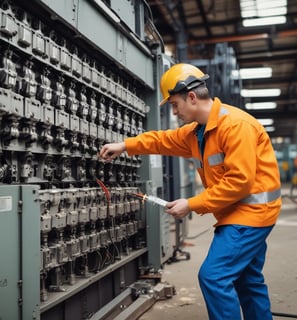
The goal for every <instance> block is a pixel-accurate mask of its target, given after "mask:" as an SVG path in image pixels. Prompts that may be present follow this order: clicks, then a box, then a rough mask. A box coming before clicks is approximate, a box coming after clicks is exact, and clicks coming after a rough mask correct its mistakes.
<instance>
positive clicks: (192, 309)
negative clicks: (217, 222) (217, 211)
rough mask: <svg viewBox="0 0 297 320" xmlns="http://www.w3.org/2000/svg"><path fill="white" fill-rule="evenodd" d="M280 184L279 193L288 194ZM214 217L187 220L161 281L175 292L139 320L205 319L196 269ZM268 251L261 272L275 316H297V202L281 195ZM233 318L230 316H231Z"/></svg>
mask: <svg viewBox="0 0 297 320" xmlns="http://www.w3.org/2000/svg"><path fill="white" fill-rule="evenodd" d="M288 191H289V189H288V186H283V188H282V194H283V195H286V194H288ZM213 223H214V219H213V217H212V216H211V215H206V216H198V215H193V218H192V220H190V221H189V234H188V237H187V239H186V240H185V243H184V246H183V248H182V250H183V251H186V252H188V253H190V256H191V258H190V259H189V260H185V259H184V258H183V256H181V257H180V260H179V261H178V262H174V263H172V264H166V265H165V268H164V271H163V276H162V281H165V282H168V283H170V284H172V285H174V286H175V289H176V295H174V296H173V298H171V299H167V300H162V301H157V302H156V303H155V304H154V305H153V307H152V308H151V309H149V310H148V311H147V312H146V313H144V314H143V315H142V316H140V317H139V318H138V320H167V319H170V320H173V319H179V320H180V319H182V320H194V319H195V320H207V319H208V316H207V311H206V307H205V304H204V301H203V298H202V294H201V291H200V288H199V286H198V282H197V272H198V269H199V267H200V265H201V263H202V261H203V260H204V257H205V255H206V253H207V250H208V247H209V245H210V242H211V239H212V234H213V227H212V225H213ZM267 242H268V251H267V259H266V265H265V268H264V275H265V278H266V283H267V285H268V288H269V293H270V300H271V306H272V308H271V309H272V312H273V313H275V314H277V315H274V319H275V320H277V319H284V318H287V319H288V317H280V316H279V315H280V314H281V313H286V314H292V315H296V316H295V317H294V318H297V248H296V246H297V204H296V203H294V202H293V201H291V200H290V199H288V198H287V197H284V198H283V206H282V211H281V214H280V217H279V220H278V222H277V225H276V226H275V228H274V230H273V231H272V233H271V234H270V236H269V238H268V241H267ZM228 320H229V319H228ZM230 320H232V319H230Z"/></svg>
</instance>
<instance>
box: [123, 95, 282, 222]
mask: <svg viewBox="0 0 297 320" xmlns="http://www.w3.org/2000/svg"><path fill="white" fill-rule="evenodd" d="M197 125H198V124H197V123H196V122H194V123H191V124H186V125H184V126H182V127H180V128H177V129H174V130H164V131H149V132H145V133H143V134H140V135H139V136H137V137H133V138H127V139H126V140H125V144H126V149H127V152H128V154H129V155H135V154H161V155H171V156H182V157H186V158H195V159H196V160H197V161H196V163H197V170H198V172H199V174H200V177H201V180H202V182H203V185H204V187H205V190H204V191H203V192H201V193H200V194H198V195H195V196H193V197H191V198H189V199H188V204H189V208H190V210H192V211H195V212H197V213H199V214H204V213H213V214H214V216H215V217H216V219H217V223H216V225H217V226H218V225H226V224H240V225H247V226H255V227H261V226H271V225H273V224H275V222H276V219H277V217H278V215H279V212H280V207H281V192H280V176H279V169H278V163H277V160H276V157H275V153H274V150H273V147H272V145H271V142H270V139H269V136H268V134H267V133H266V131H265V129H264V128H263V126H262V125H261V124H260V123H259V122H258V121H257V120H256V119H255V118H253V117H252V116H250V115H249V114H248V113H246V112H244V111H242V110H240V109H239V108H236V107H233V106H230V105H227V104H222V103H221V101H220V100H219V99H218V98H215V99H214V102H213V105H212V109H211V112H210V115H209V118H208V121H207V124H206V128H205V132H204V139H205V149H204V154H203V157H202V155H201V153H200V150H199V148H198V139H197V135H196V128H197Z"/></svg>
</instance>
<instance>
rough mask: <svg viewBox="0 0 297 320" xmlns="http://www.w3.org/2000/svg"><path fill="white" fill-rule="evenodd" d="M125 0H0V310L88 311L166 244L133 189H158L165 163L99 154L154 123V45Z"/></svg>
mask: <svg viewBox="0 0 297 320" xmlns="http://www.w3.org/2000/svg"><path fill="white" fill-rule="evenodd" d="M127 3H129V7H128V8H126V7H125V6H124V7H119V6H118V10H113V9H114V8H113V7H114V6H115V4H114V3H113V7H110V6H109V5H108V3H107V2H106V1H99V0H97V1H96V0H94V1H91V0H76V1H68V0H62V1H51V0H34V1H29V2H26V1H25V2H24V1H6V0H4V1H0V24H1V28H0V47H1V54H0V121H1V131H0V140H1V144H0V183H1V186H0V187H1V188H0V225H1V230H2V234H5V239H6V240H7V241H2V244H1V247H0V248H1V257H2V258H1V268H0V306H1V307H0V318H1V319H2V320H6V319H7V320H11V319H23V320H28V319H39V318H40V319H43V320H45V319H55V320H57V319H65V320H66V319H71V320H75V319H89V318H90V317H91V315H92V314H94V313H95V312H96V311H98V310H100V308H102V307H103V306H104V305H105V304H107V303H109V302H110V301H112V300H113V299H114V298H115V297H116V296H117V295H118V294H120V293H121V292H122V291H123V290H124V289H126V288H127V287H128V286H129V285H131V284H132V283H133V282H135V281H136V280H137V279H139V277H140V276H141V275H142V274H144V273H146V272H148V271H150V270H157V269H158V268H159V267H160V266H161V265H162V264H163V263H164V261H166V259H168V257H169V256H170V255H171V248H170V245H169V233H168V230H169V228H168V223H169V222H168V221H167V220H166V218H164V216H163V215H162V210H161V209H160V208H159V207H154V208H150V207H147V206H144V204H143V203H142V202H141V200H139V199H138V198H136V197H135V196H133V195H134V194H136V193H139V192H147V191H149V192H151V193H152V194H155V195H158V196H160V192H161V193H162V188H163V181H162V179H160V177H162V166H161V165H160V166H155V167H154V169H153V170H152V171H150V173H149V174H147V171H146V169H145V168H144V166H146V168H147V170H150V168H149V167H150V162H147V160H143V158H142V157H140V156H133V157H131V156H128V154H127V153H124V154H122V155H121V156H120V157H118V158H117V159H116V160H115V161H114V162H112V163H109V164H107V163H104V162H102V161H101V160H100V159H98V158H97V153H98V150H99V149H100V148H101V146H102V145H103V144H106V143H110V142H119V141H123V140H124V139H125V138H126V137H132V136H135V135H137V134H139V133H141V132H144V131H145V130H147V129H149V128H150V127H153V128H154V129H157V127H158V124H159V122H160V121H159V118H158V117H159V115H158V114H157V113H158V112H156V111H155V113H150V114H148V112H149V110H152V108H151V106H150V105H154V104H155V105H158V102H159V95H160V94H159V92H158V80H159V76H160V71H159V70H161V66H160V62H159V61H160V60H159V58H158V57H159V56H160V48H158V47H157V46H156V45H154V46H151V43H150V40H149V38H150V37H149V36H152V35H148V37H147V41H146V42H144V41H142V40H141V39H142V38H143V34H144V32H145V31H144V28H143V30H141V32H140V33H141V34H139V35H138V34H137V33H136V31H135V30H132V29H133V28H134V26H135V25H137V26H138V28H139V26H141V25H143V26H144V25H145V21H148V20H149V17H146V12H148V11H149V10H148V8H146V2H145V1H143V2H142V1H138V2H137V6H135V7H134V6H133V4H132V2H131V3H130V2H129V1H128V2H127ZM124 8H126V9H127V10H124ZM121 12H122V13H123V14H124V16H125V17H124V20H125V19H127V16H128V17H129V19H130V18H131V17H133V18H134V19H135V24H134V23H132V25H131V28H132V29H129V26H127V25H126V24H124V23H122V22H121V17H120V15H121ZM150 27H151V26H150ZM154 43H155V42H154ZM149 104H150V105H149ZM156 126H157V127H156ZM160 163H161V162H160ZM156 177H158V179H157V178H156ZM152 215H154V218H153V219H152ZM160 221H161V223H160ZM156 233H157V235H158V236H157V239H158V238H159V239H160V241H159V242H158V243H155V242H154V241H155V239H156ZM164 243H165V244H166V245H164ZM9 252H12V253H13V254H12V255H11V254H10V253H9ZM6 255H7V259H6V258H5V257H6Z"/></svg>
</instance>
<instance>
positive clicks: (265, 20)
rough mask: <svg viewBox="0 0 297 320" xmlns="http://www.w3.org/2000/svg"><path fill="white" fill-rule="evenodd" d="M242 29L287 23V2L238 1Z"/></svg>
mask: <svg viewBox="0 0 297 320" xmlns="http://www.w3.org/2000/svg"><path fill="white" fill-rule="evenodd" d="M240 8H241V17H242V18H243V20H242V24H243V26H244V27H255V26H263V25H275V24H283V23H286V22H287V18H286V14H287V0H240Z"/></svg>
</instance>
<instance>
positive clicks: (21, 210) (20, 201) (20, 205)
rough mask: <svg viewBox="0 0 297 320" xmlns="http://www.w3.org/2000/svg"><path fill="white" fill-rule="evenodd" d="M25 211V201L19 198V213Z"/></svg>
mask: <svg viewBox="0 0 297 320" xmlns="http://www.w3.org/2000/svg"><path fill="white" fill-rule="evenodd" d="M22 212H23V201H22V200H19V201H18V213H22Z"/></svg>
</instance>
